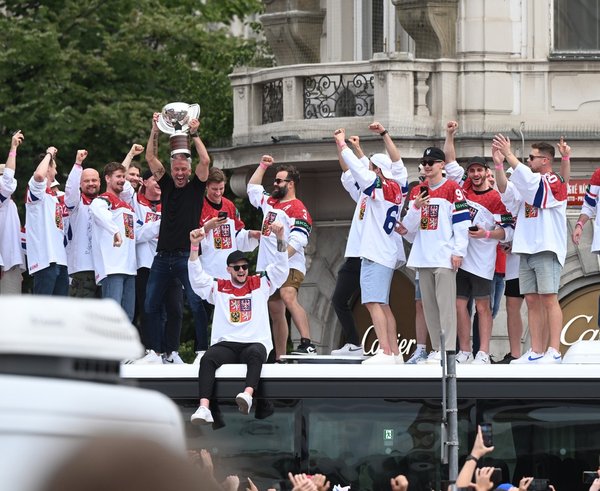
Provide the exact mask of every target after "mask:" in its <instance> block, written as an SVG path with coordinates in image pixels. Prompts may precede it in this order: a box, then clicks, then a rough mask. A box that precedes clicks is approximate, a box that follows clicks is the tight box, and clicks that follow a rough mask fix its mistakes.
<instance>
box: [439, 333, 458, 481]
mask: <svg viewBox="0 0 600 491" xmlns="http://www.w3.org/2000/svg"><path fill="white" fill-rule="evenodd" d="M445 341H446V336H445V333H444V330H443V329H442V332H441V333H440V352H441V355H442V356H441V358H442V425H441V430H442V432H441V440H442V442H441V443H442V463H444V464H446V463H447V464H448V480H449V481H450V484H454V483H455V482H456V478H457V477H458V400H457V391H456V353H455V352H450V353H448V352H447V351H446V342H445Z"/></svg>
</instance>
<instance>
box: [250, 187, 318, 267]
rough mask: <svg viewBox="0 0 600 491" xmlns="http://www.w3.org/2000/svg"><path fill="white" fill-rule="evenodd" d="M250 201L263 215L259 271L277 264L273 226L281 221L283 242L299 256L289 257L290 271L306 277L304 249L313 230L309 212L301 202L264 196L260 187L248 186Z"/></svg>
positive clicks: (264, 193)
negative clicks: (292, 270)
mask: <svg viewBox="0 0 600 491" xmlns="http://www.w3.org/2000/svg"><path fill="white" fill-rule="evenodd" d="M247 190H248V198H249V200H250V204H251V205H252V206H254V207H255V208H260V209H261V210H262V212H263V221H262V227H261V237H260V246H259V248H258V259H257V262H256V269H257V270H258V271H264V270H265V269H266V267H267V266H268V265H269V264H271V263H272V262H273V261H275V256H276V255H277V238H276V237H275V234H273V233H271V230H270V225H271V224H272V223H273V222H275V221H279V222H281V223H282V224H283V228H284V240H286V241H287V243H288V246H290V247H292V248H293V249H294V250H295V251H296V253H295V254H294V255H293V256H292V257H290V259H289V265H290V269H296V270H298V271H300V272H301V273H302V274H306V259H305V257H304V248H305V247H306V245H307V244H308V237H309V236H310V231H311V228H312V219H311V217H310V215H309V213H308V210H307V209H306V207H305V206H304V204H303V203H302V201H300V200H299V199H292V200H289V201H279V200H278V199H275V198H272V197H271V196H270V195H269V194H268V193H266V192H265V190H264V188H263V187H262V186H261V185H260V184H248V188H247Z"/></svg>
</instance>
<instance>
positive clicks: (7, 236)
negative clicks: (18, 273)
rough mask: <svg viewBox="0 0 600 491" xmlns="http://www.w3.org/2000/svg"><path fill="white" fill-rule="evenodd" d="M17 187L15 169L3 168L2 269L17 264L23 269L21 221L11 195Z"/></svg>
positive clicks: (0, 209) (0, 203) (0, 214)
mask: <svg viewBox="0 0 600 491" xmlns="http://www.w3.org/2000/svg"><path fill="white" fill-rule="evenodd" d="M15 189H17V181H16V179H15V171H14V170H13V169H9V168H5V169H4V174H3V175H2V177H0V256H2V262H3V267H4V270H5V271H7V270H9V269H10V268H13V267H15V266H19V267H20V268H21V269H25V259H24V257H23V249H22V248H21V239H20V235H21V221H20V220H19V212H18V211H17V205H16V204H15V202H14V201H13V200H12V198H11V196H12V194H13V193H14V192H15Z"/></svg>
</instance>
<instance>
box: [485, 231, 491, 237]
mask: <svg viewBox="0 0 600 491" xmlns="http://www.w3.org/2000/svg"><path fill="white" fill-rule="evenodd" d="M491 234H492V232H490V231H489V230H486V231H485V238H486V239H489V238H490V235H491Z"/></svg>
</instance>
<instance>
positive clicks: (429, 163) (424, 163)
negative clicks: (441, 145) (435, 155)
mask: <svg viewBox="0 0 600 491" xmlns="http://www.w3.org/2000/svg"><path fill="white" fill-rule="evenodd" d="M437 162H441V160H421V164H423V165H430V166H431V165H433V164H436V163H437Z"/></svg>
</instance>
